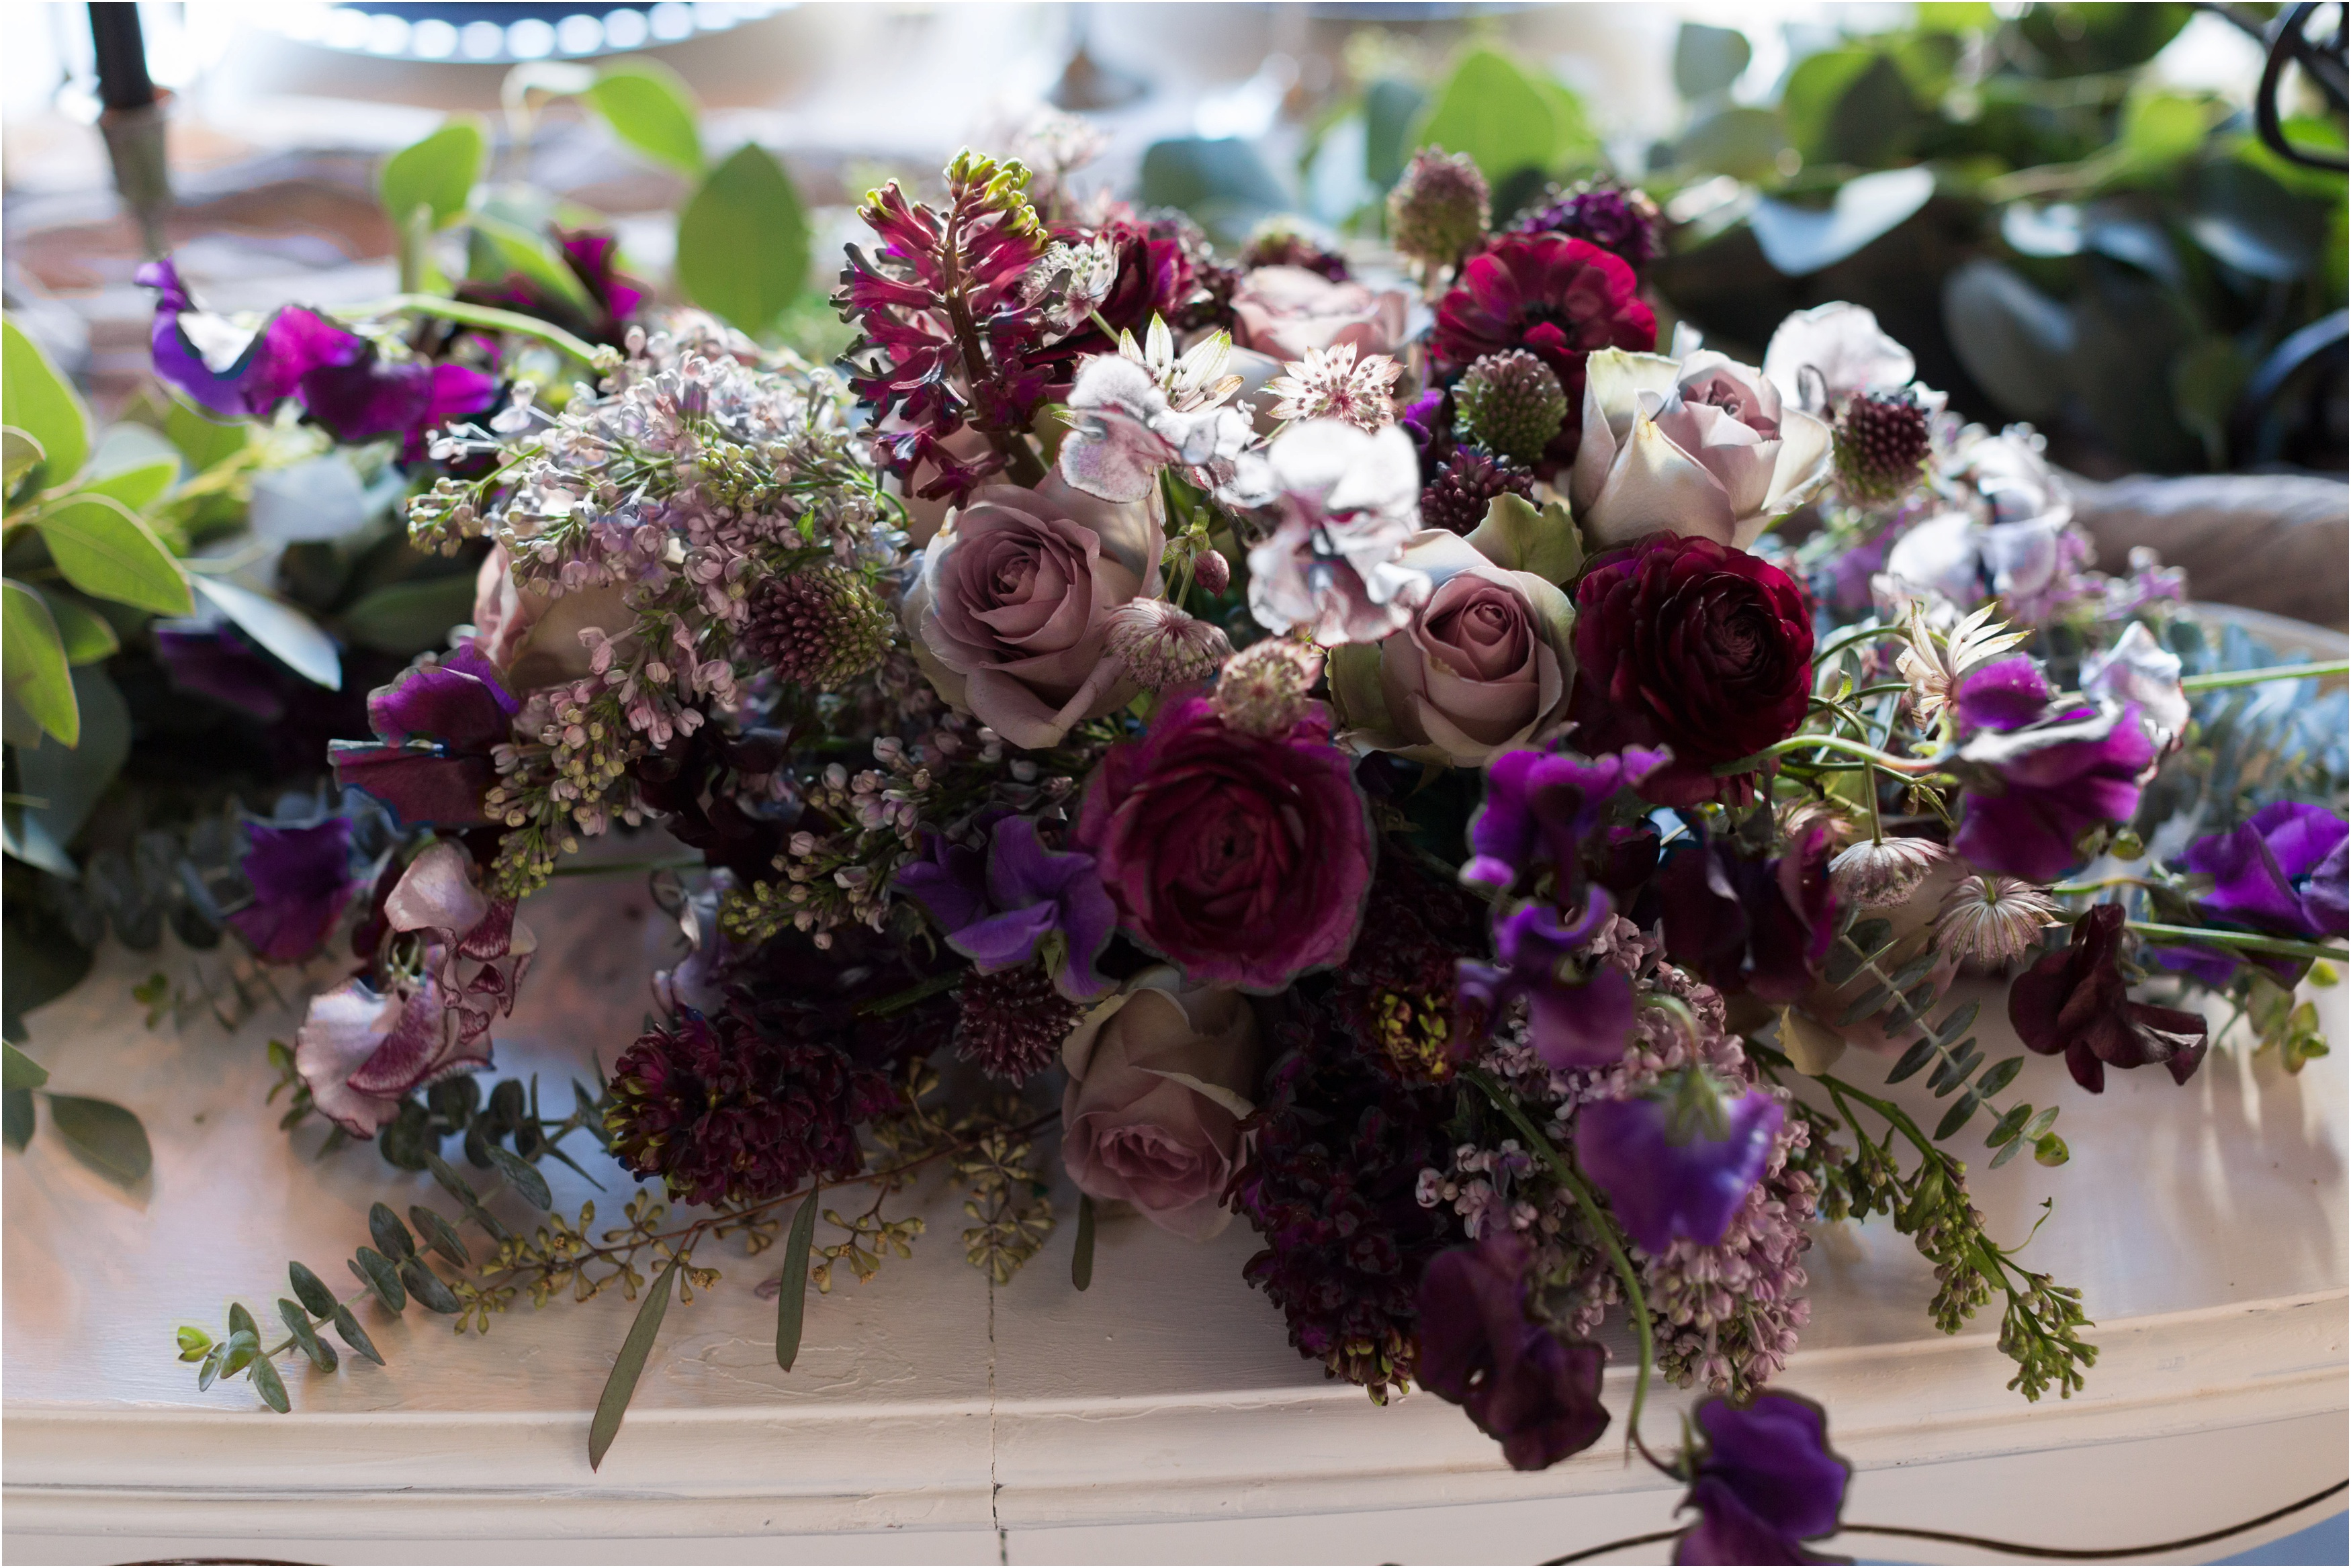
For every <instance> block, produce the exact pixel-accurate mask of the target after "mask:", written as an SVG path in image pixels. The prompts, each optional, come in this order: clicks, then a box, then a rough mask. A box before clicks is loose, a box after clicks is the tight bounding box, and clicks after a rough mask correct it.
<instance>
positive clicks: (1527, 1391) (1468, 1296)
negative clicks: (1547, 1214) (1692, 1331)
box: [1418, 1231, 1608, 1470]
mask: <svg viewBox="0 0 2351 1568" xmlns="http://www.w3.org/2000/svg"><path fill="white" fill-rule="evenodd" d="M1532 1261H1533V1249H1532V1248H1531V1247H1530V1246H1529V1245H1528V1243H1527V1241H1526V1238H1525V1237H1523V1236H1520V1235H1517V1234H1515V1233H1512V1232H1510V1231H1504V1232H1502V1233H1500V1234H1498V1235H1490V1236H1488V1237H1487V1238H1486V1239H1485V1240H1484V1241H1480V1242H1479V1243H1478V1244H1476V1245H1475V1246H1469V1247H1455V1248H1453V1249H1451V1250H1450V1251H1445V1252H1441V1253H1439V1254H1438V1255H1437V1257H1435V1258H1433V1259H1431V1260H1430V1261H1429V1264H1428V1270H1427V1272H1426V1273H1424V1274H1423V1275H1422V1276H1421V1281H1420V1299H1419V1303H1418V1304H1419V1307H1420V1357H1419V1363H1418V1369H1419V1376H1420V1382H1421V1386H1423V1387H1425V1388H1426V1389H1427V1390H1428V1391H1429V1392H1430V1393H1432V1394H1434V1395H1436V1396H1437V1397H1438V1398H1440V1399H1445V1400H1449V1401H1451V1402H1452V1403H1453V1404H1456V1405H1458V1406H1460V1407H1462V1408H1463V1409H1464V1410H1466V1411H1468V1415H1469V1418H1470V1419H1471V1420H1472V1421H1475V1422H1476V1423H1477V1424H1478V1429H1479V1431H1481V1432H1483V1433H1485V1434H1486V1435H1487V1436H1488V1437H1489V1438H1494V1439H1495V1440H1496V1441H1498V1442H1499V1443H1500V1444H1501V1445H1502V1457H1503V1458H1504V1459H1508V1460H1510V1468H1511V1469H1521V1470H1539V1469H1545V1468H1547V1467H1549V1466H1551V1465H1554V1464H1557V1463H1558V1462H1559V1461H1560V1460H1562V1459H1566V1458H1567V1457H1568V1456H1569V1455H1570V1454H1577V1453H1582V1452H1583V1450H1584V1449H1588V1448H1590V1447H1591V1446H1592V1445H1593V1444H1594V1443H1596V1442H1598V1441H1599V1440H1600V1434H1601V1433H1603V1432H1604V1431H1606V1430H1607V1429H1608V1411H1607V1410H1606V1408H1605V1407H1603V1406H1602V1404H1601V1403H1600V1374H1601V1368H1602V1366H1603V1364H1604V1361H1605V1359H1606V1357H1605V1356H1604V1354H1603V1353H1602V1351H1601V1348H1600V1346H1598V1345H1594V1344H1593V1343H1592V1342H1591V1341H1589V1340H1576V1341H1573V1342H1568V1341H1563V1340H1562V1339H1561V1338H1560V1337H1559V1336H1558V1335H1557V1334H1553V1333H1552V1331H1551V1330H1549V1329H1547V1328H1545V1327H1544V1326H1543V1325H1542V1324H1538V1323H1532V1322H1530V1321H1529V1320H1528V1318H1527V1310H1526V1299H1527V1269H1528V1265H1529V1264H1530V1263H1531V1262H1532Z"/></svg>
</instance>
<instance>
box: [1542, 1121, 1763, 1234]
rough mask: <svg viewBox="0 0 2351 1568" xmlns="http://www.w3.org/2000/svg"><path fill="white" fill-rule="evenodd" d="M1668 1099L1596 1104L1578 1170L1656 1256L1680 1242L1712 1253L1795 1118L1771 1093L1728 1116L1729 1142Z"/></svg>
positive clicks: (1579, 1126)
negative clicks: (1783, 1127)
mask: <svg viewBox="0 0 2351 1568" xmlns="http://www.w3.org/2000/svg"><path fill="white" fill-rule="evenodd" d="M1679 1114H1680V1113H1679V1107H1677V1106H1675V1105H1674V1104H1673V1103H1671V1102H1669V1101H1666V1100H1661V1099H1651V1098H1647V1097H1637V1098H1634V1099H1626V1100H1595V1101H1593V1103H1592V1104H1590V1105H1587V1106H1584V1107H1583V1109H1582V1110H1580V1111H1578V1112H1577V1113H1576V1115H1575V1163H1576V1164H1577V1165H1579V1166H1581V1167H1582V1168H1583V1173H1584V1174H1585V1175H1586V1176H1589V1177H1590V1178H1592V1179H1593V1181H1595V1182H1597V1183H1598V1184H1599V1185H1600V1189H1601V1190H1602V1191H1604V1192H1605V1193H1607V1194H1608V1206H1609V1207H1610V1208H1611V1209H1613V1210H1615V1213H1616V1219H1617V1220H1618V1222H1619V1223H1621V1224H1622V1225H1623V1226H1624V1227H1625V1234H1626V1235H1628V1236H1630V1237H1632V1238H1633V1240H1634V1241H1637V1242H1639V1243H1640V1245H1641V1249H1642V1251H1646V1252H1648V1253H1649V1254H1651V1255H1652V1256H1656V1255H1660V1254H1662V1253H1664V1252H1665V1251H1667V1249H1668V1248H1670V1247H1671V1246H1672V1245H1673V1244H1674V1242H1675V1241H1695V1242H1696V1243H1698V1245H1699V1246H1701V1247H1711V1246H1714V1245H1716V1244H1718V1243H1719V1242H1720V1241H1721V1240H1722V1237H1723V1233H1724V1232H1725V1231H1729V1229H1730V1220H1731V1216H1733V1215H1735V1214H1737V1213H1738V1212H1739V1206H1740V1204H1742V1203H1744V1202H1746V1201H1747V1195H1748V1194H1749V1193H1750V1192H1751V1191H1753V1190H1754V1189H1755V1184H1756V1183H1757V1182H1759V1181H1761V1180H1762V1179H1763V1171H1764V1168H1765V1167H1766V1166H1767V1165H1769V1164H1770V1163H1771V1140H1772V1139H1773V1138H1775V1137H1779V1136H1780V1124H1781V1122H1782V1120H1784V1119H1785V1117H1786V1116H1787V1112H1786V1111H1785V1110H1784V1109H1783V1108H1782V1106H1781V1105H1780V1102H1779V1100H1778V1099H1776V1098H1775V1097H1773V1096H1771V1094H1769V1093H1767V1092H1766V1091H1764V1090H1762V1089H1749V1090H1748V1091H1747V1092H1746V1093H1745V1094H1743V1095H1741V1096H1739V1098H1737V1099H1736V1100H1733V1101H1731V1102H1729V1104H1728V1105H1727V1106H1724V1107H1723V1125H1722V1128H1721V1135H1720V1136H1719V1137H1715V1136H1710V1135H1709V1131H1708V1129H1707V1128H1706V1127H1702V1126H1698V1125H1694V1119H1693V1121H1692V1122H1687V1123H1685V1124H1684V1125H1682V1126H1678V1127H1677V1126H1676V1122H1677V1116H1679Z"/></svg>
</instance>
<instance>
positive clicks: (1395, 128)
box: [1364, 77, 1428, 191]
mask: <svg viewBox="0 0 2351 1568" xmlns="http://www.w3.org/2000/svg"><path fill="white" fill-rule="evenodd" d="M1427 101H1428V100H1427V98H1426V95H1425V94H1423V93H1422V92H1421V90H1420V88H1417V87H1415V86H1414V85H1413V84H1412V83H1410V82H1407V81H1399V80H1397V79H1396V78H1394V77H1382V78H1380V79H1379V80H1377V81H1375V82H1374V83H1373V84H1372V85H1371V86H1370V87H1368V88H1364V178H1365V179H1367V180H1369V181H1370V182H1372V183H1373V184H1374V185H1376V186H1378V187H1379V188H1380V189H1381V190H1383V191H1384V190H1386V189H1387V188H1388V187H1389V186H1391V185H1393V184H1395V182H1396V181H1397V180H1398V179H1400V178H1402V176H1403V174H1404V171H1405V162H1406V161H1408V160H1409V159H1410V158H1411V156H1412V147H1411V144H1410V143H1409V142H1407V141H1406V140H1405V137H1406V135H1407V134H1408V133H1409V132H1410V131H1411V130H1412V121H1413V117H1414V116H1416V115H1417V114H1418V113H1419V112H1420V108H1421V105H1422V104H1424V103H1426V102H1427Z"/></svg>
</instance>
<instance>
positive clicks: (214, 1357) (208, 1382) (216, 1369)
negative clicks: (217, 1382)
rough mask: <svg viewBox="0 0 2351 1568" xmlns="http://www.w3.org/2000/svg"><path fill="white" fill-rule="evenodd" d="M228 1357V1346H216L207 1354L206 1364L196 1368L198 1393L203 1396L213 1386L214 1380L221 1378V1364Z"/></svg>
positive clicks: (205, 1357)
mask: <svg viewBox="0 0 2351 1568" xmlns="http://www.w3.org/2000/svg"><path fill="white" fill-rule="evenodd" d="M227 1355H228V1346H227V1345H214V1346H213V1347H212V1349H211V1350H209V1351H207V1352H206V1353H205V1355H204V1365H203V1366H199V1367H197V1368H196V1392H197V1393H199V1394H201V1393H203V1392H204V1390H205V1389H207V1388H209V1387H211V1386H213V1379H214V1378H215V1377H218V1376H220V1369H221V1362H222V1361H223V1360H224V1359H225V1358H226V1357H227Z"/></svg>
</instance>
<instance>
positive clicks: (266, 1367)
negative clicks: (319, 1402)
mask: <svg viewBox="0 0 2351 1568" xmlns="http://www.w3.org/2000/svg"><path fill="white" fill-rule="evenodd" d="M253 1387H254V1392H256V1393H257V1394H259V1395H260V1396H261V1402H262V1403H263V1404H265V1405H266V1406H268V1407H270V1408H271V1409H273V1410H275V1411H277V1413H278V1414H279V1415H281V1416H283V1415H284V1414H286V1412H287V1411H288V1410H290V1409H292V1408H293V1405H292V1402H291V1401H289V1400H288V1399H287V1397H286V1380H285V1379H284V1378H283V1377H280V1376H278V1375H277V1363H276V1362H274V1361H272V1360H270V1359H269V1357H267V1356H266V1355H261V1356H256V1357H255V1358H254V1363H253Z"/></svg>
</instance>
